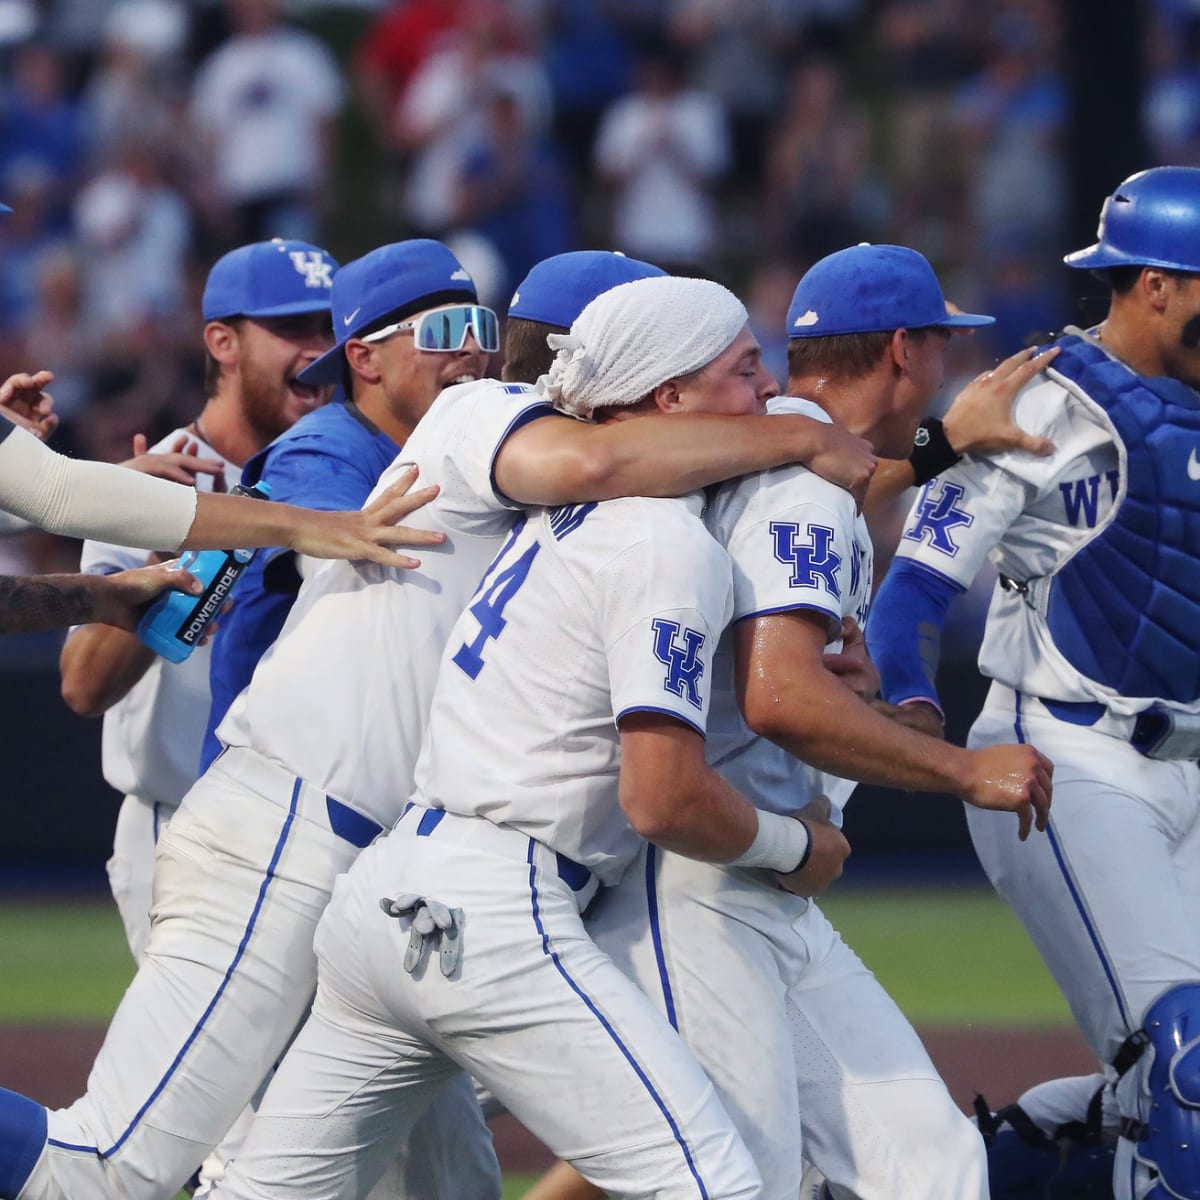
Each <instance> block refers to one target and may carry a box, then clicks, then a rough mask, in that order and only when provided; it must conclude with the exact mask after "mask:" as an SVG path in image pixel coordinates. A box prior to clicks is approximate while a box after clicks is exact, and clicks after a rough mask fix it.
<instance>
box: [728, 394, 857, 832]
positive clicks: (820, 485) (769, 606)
mask: <svg viewBox="0 0 1200 1200" xmlns="http://www.w3.org/2000/svg"><path fill="white" fill-rule="evenodd" d="M768 409H769V411H771V412H796V413H803V414H805V415H807V416H813V417H817V418H818V419H821V420H826V421H827V420H829V417H828V416H827V414H826V413H825V412H824V411H823V410H822V409H820V408H819V407H818V406H817V405H815V404H812V403H810V402H809V401H806V400H797V399H794V398H792V397H789V396H781V397H778V398H777V399H775V400H772V401H771V402H770V404H769V405H768ZM705 521H706V523H707V524H708V527H709V530H710V531H711V532H712V534H713V536H714V537H715V538H716V539H717V541H719V542H720V543H721V544H722V545H723V546H724V547H725V548H726V549H727V550H728V552H729V556H730V559H731V560H732V565H733V622H734V623H736V622H738V621H741V620H748V619H752V618H754V617H758V616H765V615H769V614H771V613H779V612H789V611H791V610H794V609H809V610H812V611H815V612H819V613H825V614H827V615H828V618H829V638H830V641H831V645H832V646H833V647H835V648H836V647H837V646H840V644H841V619H842V617H843V616H849V617H854V618H855V620H857V621H858V623H859V624H860V625H862V624H865V622H866V619H867V610H868V608H869V607H870V603H871V579H872V570H873V561H874V555H873V549H872V545H871V538H870V535H869V534H868V532H867V525H866V522H865V521H864V520H863V518H862V516H861V514H859V513H858V512H857V511H856V509H855V504H854V498H853V497H852V496H851V495H850V493H849V492H847V491H844V490H843V489H842V488H839V487H837V486H835V485H834V484H832V483H830V482H829V481H828V480H825V479H822V478H821V477H820V476H819V475H815V474H813V472H811V471H810V470H808V469H807V468H806V467H801V466H788V467H777V468H776V469H775V470H773V471H762V472H759V473H758V474H756V475H746V476H743V477H742V478H740V479H733V480H730V481H729V482H728V483H725V484H722V485H721V487H720V488H719V489H718V490H717V492H716V495H715V498H714V500H713V503H712V504H711V505H710V507H709V509H708V511H707V512H706V514H705ZM714 680H715V682H714V684H713V711H712V717H711V719H710V721H709V736H708V760H709V763H710V764H711V765H712V766H713V767H715V768H716V769H717V770H719V771H720V772H721V774H722V775H723V776H724V777H725V778H726V779H727V780H728V781H729V782H730V783H731V784H732V785H733V786H734V787H736V788H737V789H738V790H739V791H740V792H741V793H742V794H743V795H744V796H746V797H747V798H748V799H750V800H751V801H753V803H754V804H755V805H757V806H758V807H759V808H764V809H769V810H771V811H772V812H793V811H795V810H796V809H797V808H801V807H803V805H805V804H806V803H808V801H809V800H811V799H813V798H814V797H815V796H817V795H820V794H822V793H824V794H825V795H828V796H829V797H830V799H831V800H832V801H833V802H834V804H835V805H840V804H841V803H843V802H844V801H845V799H846V798H847V797H848V795H849V793H850V792H851V791H852V790H853V787H854V785H853V784H852V783H848V782H847V781H845V780H841V779H838V778H837V777H835V776H832V775H827V774H825V773H823V772H821V771H817V770H816V769H814V768H813V767H810V766H808V765H807V764H805V763H802V762H800V761H799V760H797V759H796V758H794V757H793V756H792V755H791V754H789V753H788V752H787V751H786V750H784V749H782V748H781V747H779V746H776V745H775V744H774V743H773V742H771V741H769V740H768V739H767V738H763V737H759V736H758V735H757V734H755V733H754V732H753V731H752V730H751V729H750V727H749V726H748V725H747V724H746V722H745V720H744V719H743V718H742V714H741V711H740V709H739V708H738V703H737V696H736V694H735V690H734V635H733V628H732V625H731V627H730V629H729V630H728V631H727V632H726V634H725V635H724V637H722V639H721V644H720V647H719V648H718V650H717V658H716V665H715V668H714Z"/></svg>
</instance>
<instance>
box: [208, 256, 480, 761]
mask: <svg viewBox="0 0 1200 1200" xmlns="http://www.w3.org/2000/svg"><path fill="white" fill-rule="evenodd" d="M347 269H348V270H349V271H350V272H351V274H352V276H358V275H360V274H361V276H362V286H363V287H364V288H368V287H375V288H376V289H378V288H379V287H381V286H383V287H385V288H387V289H388V290H389V292H390V300H391V301H392V302H393V308H392V310H391V311H389V312H385V313H382V314H380V313H379V312H378V309H377V307H375V306H372V305H371V304H369V303H368V304H363V305H358V306H357V308H358V311H357V312H354V311H351V310H350V309H346V310H345V311H344V312H341V313H340V314H339V319H338V329H337V331H336V337H337V343H336V346H335V347H334V349H333V350H332V351H331V352H330V353H329V355H328V356H326V357H325V358H324V359H323V360H322V361H321V364H320V366H315V367H314V366H309V368H308V369H307V370H306V371H305V372H304V380H305V382H306V383H307V384H308V385H309V386H314V385H317V386H321V387H333V386H336V385H339V384H345V400H344V401H343V402H338V403H335V404H331V405H327V406H325V407H324V408H321V409H319V410H318V411H317V412H314V413H311V414H309V415H308V416H306V417H304V418H303V420H301V421H299V422H298V423H297V424H296V425H294V426H293V427H292V428H291V429H290V430H288V431H287V432H286V433H284V434H283V435H282V436H281V437H279V438H277V439H276V440H275V441H273V442H271V444H270V445H269V446H267V447H266V448H265V449H260V451H259V453H257V454H255V455H254V457H253V458H251V460H250V462H249V463H248V464H247V466H246V470H245V472H244V473H243V476H242V481H243V483H246V484H254V483H260V482H261V483H265V484H267V485H268V486H269V487H270V489H271V496H272V498H273V499H278V500H290V501H293V502H296V501H303V503H304V504H305V505H307V506H308V507H310V508H322V509H342V508H352V507H354V506H356V505H357V506H361V505H362V503H363V502H364V501H365V500H366V498H367V496H368V495H369V494H370V492H371V489H372V488H373V487H374V486H375V484H376V482H377V481H378V479H379V477H380V475H382V474H383V471H384V468H385V467H387V466H388V465H389V464H390V463H391V462H392V460H393V459H394V458H395V457H396V455H397V454H399V453H400V447H401V446H402V445H404V443H405V441H407V439H408V435H409V434H410V433H411V432H412V430H413V428H414V426H415V425H416V423H417V421H419V420H420V418H421V417H422V415H423V414H424V413H425V411H426V410H427V409H428V408H429V406H430V405H431V404H432V403H433V401H434V399H435V398H436V397H437V395H438V393H439V392H440V391H441V390H442V389H443V388H445V387H448V386H450V385H451V384H455V383H466V382H472V381H474V380H476V379H480V378H482V377H483V375H484V374H485V372H486V369H487V365H488V359H489V357H490V355H491V354H492V353H493V352H495V351H497V350H499V348H500V345H499V333H498V322H497V319H496V315H495V313H493V312H492V311H491V310H490V309H486V308H482V307H480V306H479V304H478V296H477V294H476V291H475V284H474V282H473V281H472V279H471V277H470V275H469V274H468V273H467V271H466V270H465V269H464V267H463V265H462V264H461V263H460V262H459V261H458V259H457V258H455V257H454V255H453V254H452V253H451V252H450V250H449V249H448V248H447V247H446V246H444V245H442V243H441V242H436V241H432V240H429V239H426V238H416V239H413V240H410V241H405V242H397V243H394V244H392V245H388V246H383V247H380V248H379V249H377V250H373V251H372V252H371V253H370V254H368V255H366V256H364V257H363V258H360V259H357V260H356V261H355V262H353V263H350V264H348V265H347ZM344 286H348V284H347V285H344ZM347 321H348V323H347ZM456 321H461V322H462V325H461V330H462V333H461V341H459V340H457V339H456V344H455V345H454V347H453V348H449V347H446V346H441V345H431V346H430V348H424V347H423V344H422V343H423V341H428V340H429V337H430V335H429V334H428V333H427V332H426V331H427V330H428V329H430V328H432V326H433V324H434V323H436V322H443V323H448V322H456ZM393 327H396V328H395V329H394V328H393ZM396 329H398V330H400V331H401V333H402V334H403V336H393V335H394V333H395V332H396ZM410 332H411V336H408V334H409V333H410ZM418 334H420V336H418ZM351 339H354V341H355V344H354V346H353V347H351V348H350V350H349V352H348V353H349V354H350V355H353V356H357V357H358V359H360V360H365V359H366V358H368V357H369V358H370V359H371V364H370V369H369V370H368V371H366V372H363V373H359V372H356V371H353V370H350V369H349V368H348V359H347V350H346V346H347V343H348V342H349V341H350V340H351ZM299 583H300V576H299V573H298V571H297V567H296V558H295V555H294V554H292V553H291V552H290V551H288V550H286V549H280V550H277V551H268V552H267V553H266V554H261V555H258V556H257V558H255V560H254V561H253V562H252V563H251V564H250V566H249V567H248V568H247V570H246V572H245V575H244V577H243V578H242V580H241V581H240V583H239V584H238V595H237V604H236V605H235V606H234V607H233V609H232V611H231V612H230V613H229V614H228V615H227V616H226V617H225V619H224V620H223V621H222V628H221V631H220V634H219V636H218V637H216V638H215V639H214V644H213V654H212V668H211V685H212V705H211V711H210V712H209V715H208V721H207V727H206V729H205V733H204V747H203V754H202V755H201V756H200V769H201V770H203V769H204V768H206V767H207V766H208V764H209V763H211V762H212V760H213V759H214V758H216V756H217V754H218V753H220V749H221V747H220V743H219V742H218V741H217V737H216V727H217V725H218V724H220V721H221V718H222V717H224V715H225V713H226V710H227V709H228V708H229V705H230V704H231V703H232V702H233V700H234V698H235V697H236V696H237V695H238V693H239V692H240V691H241V690H242V689H243V688H244V687H245V686H246V684H248V683H249V682H250V676H251V675H252V674H253V673H254V667H255V665H256V664H257V663H258V660H259V659H260V658H261V657H262V654H263V652H264V651H265V650H266V648H267V647H268V646H269V645H270V644H271V643H272V642H273V641H274V640H275V638H276V637H277V636H278V634H279V631H280V629H281V628H282V627H283V622H284V620H285V619H286V617H287V614H288V611H289V610H290V608H291V606H292V602H293V601H294V599H295V596H296V591H297V589H298V587H299ZM194 769H195V768H194V764H193V771H194Z"/></svg>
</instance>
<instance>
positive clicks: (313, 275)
mask: <svg viewBox="0 0 1200 1200" xmlns="http://www.w3.org/2000/svg"><path fill="white" fill-rule="evenodd" d="M288 258H290V259H291V260H292V266H294V267H295V268H296V270H297V271H299V272H300V274H301V275H303V276H304V286H305V287H310V288H324V289H325V290H326V291H328V290H329V289H330V288H331V287H333V260H332V259H331V258H328V257H326V255H325V253H324V251H322V250H289V251H288Z"/></svg>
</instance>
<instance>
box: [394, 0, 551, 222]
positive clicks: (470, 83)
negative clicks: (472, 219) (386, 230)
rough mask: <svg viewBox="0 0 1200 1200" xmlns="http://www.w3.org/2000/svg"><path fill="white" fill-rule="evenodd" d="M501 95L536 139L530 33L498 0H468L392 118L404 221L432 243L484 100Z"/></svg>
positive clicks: (542, 88)
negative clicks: (402, 169) (401, 164)
mask: <svg viewBox="0 0 1200 1200" xmlns="http://www.w3.org/2000/svg"><path fill="white" fill-rule="evenodd" d="M500 93H503V94H504V95H505V96H506V97H508V98H509V100H510V101H511V104H512V105H513V108H514V114H513V115H514V119H515V120H516V121H518V122H519V125H520V127H521V128H522V129H524V130H526V131H528V134H529V136H531V137H536V138H541V137H542V136H543V134H544V132H545V131H546V130H547V128H548V126H549V121H550V107H551V100H550V85H549V83H548V81H547V79H546V74H545V71H544V70H543V69H542V66H541V64H540V63H539V62H538V59H537V57H536V55H535V53H534V44H533V38H532V33H531V31H530V30H529V29H527V28H526V27H525V26H524V25H523V24H522V23H521V22H520V21H518V20H517V19H516V14H515V13H514V12H513V11H512V9H511V8H510V7H509V6H508V5H506V4H503V3H500V2H499V0H470V2H469V3H466V4H464V5H462V8H461V21H460V23H459V25H458V27H457V28H456V29H455V31H454V33H453V35H452V36H451V37H450V38H449V39H448V40H447V41H446V42H445V44H444V45H443V46H442V48H441V49H439V50H437V51H435V52H434V53H433V54H432V55H430V57H429V58H428V59H427V60H426V61H425V63H424V64H423V65H422V66H421V67H420V68H419V69H418V70H417V71H416V73H415V74H414V75H413V77H412V79H411V80H410V81H409V85H408V88H407V89H406V91H405V93H404V95H403V97H402V98H401V101H400V106H399V108H398V109H397V112H396V127H395V130H394V136H395V139H396V145H397V146H398V147H399V148H400V149H401V150H402V151H403V152H404V153H405V154H406V155H407V156H408V177H407V182H406V186H405V189H404V201H403V203H404V216H405V218H406V220H407V221H408V222H409V224H410V225H411V226H412V227H413V228H414V229H415V230H416V231H417V232H418V233H421V234H425V235H429V236H432V237H438V236H440V235H441V234H442V233H444V232H445V231H446V229H447V228H448V227H450V226H451V225H452V223H453V220H454V212H455V205H456V201H457V192H458V185H459V180H460V178H461V176H462V172H463V168H464V164H465V162H466V158H467V155H468V154H469V153H470V151H471V147H472V146H473V145H475V144H477V143H478V140H479V139H480V138H481V137H483V136H486V132H485V128H486V125H487V122H488V120H489V117H488V114H487V112H486V107H487V103H488V100H489V98H491V97H492V96H494V95H498V94H500Z"/></svg>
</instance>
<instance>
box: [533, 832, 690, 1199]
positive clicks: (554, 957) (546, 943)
mask: <svg viewBox="0 0 1200 1200" xmlns="http://www.w3.org/2000/svg"><path fill="white" fill-rule="evenodd" d="M535 845H536V843H535V842H534V839H533V838H530V839H529V854H528V856H527V859H526V861H527V862H528V863H529V891H530V896H531V898H532V902H533V923H534V926H535V927H536V929H537V931H538V934H539V935H540V937H541V939H542V952H543V953H544V954H546V956H547V957H548V958H549V959H550V961H551V962H552V963H553V964H554V967H555V970H557V971H558V973H559V974H560V975H561V976H562V977H563V979H564V980H565V981H566V984H567V986H568V987H569V988H570V989H571V991H573V992H574V993H575V995H577V996H578V997H579V998H580V1000H582V1001H583V1002H584V1004H585V1005H587V1008H588V1011H589V1012H590V1013H591V1014H592V1016H594V1017H595V1018H596V1020H597V1021H599V1022H600V1025H601V1027H602V1028H603V1029H604V1032H605V1033H607V1034H608V1036H609V1037H610V1038H612V1040H613V1042H614V1044H615V1045H616V1047H617V1049H618V1050H620V1052H621V1054H622V1055H623V1056H624V1058H625V1061H626V1062H627V1063H629V1065H630V1066H631V1067H632V1068H633V1070H634V1074H636V1075H637V1077H638V1079H640V1080H641V1081H642V1086H643V1087H644V1088H645V1089H646V1091H647V1092H649V1093H650V1098H651V1099H652V1100H653V1101H654V1103H655V1105H656V1106H657V1108H658V1111H659V1112H661V1113H662V1115H663V1117H664V1118H665V1119H666V1122H667V1124H668V1125H669V1126H670V1128H671V1134H672V1136H673V1137H674V1138H675V1141H676V1142H677V1143H678V1144H679V1148H680V1149H681V1150H682V1151H683V1158H684V1161H685V1162H686V1163H687V1168H688V1171H689V1172H690V1174H691V1176H692V1178H693V1179H694V1180H695V1181H696V1187H697V1188H698V1189H699V1191H700V1198H701V1200H708V1189H707V1188H706V1187H705V1186H704V1180H703V1179H701V1178H700V1172H699V1171H698V1170H697V1168H696V1164H695V1161H694V1160H693V1159H692V1151H691V1148H690V1147H689V1146H688V1144H687V1142H686V1141H685V1140H684V1137H683V1134H682V1133H681V1132H680V1130H679V1126H678V1124H677V1123H676V1121H675V1118H674V1117H673V1116H672V1115H671V1113H670V1111H669V1110H668V1109H667V1106H666V1103H665V1102H664V1101H663V1098H662V1097H661V1096H660V1095H659V1094H658V1092H657V1091H655V1089H654V1085H653V1084H652V1083H651V1082H650V1080H649V1078H648V1077H647V1075H646V1072H645V1071H643V1070H642V1068H641V1067H640V1066H639V1065H638V1062H637V1060H636V1059H635V1058H634V1057H633V1054H632V1053H631V1052H630V1050H629V1047H628V1046H626V1045H625V1043H624V1042H623V1041H621V1038H620V1037H619V1035H618V1034H617V1031H616V1030H615V1029H613V1027H612V1026H611V1025H610V1024H609V1023H608V1021H607V1020H606V1019H605V1017H604V1015H603V1014H602V1013H601V1012H600V1010H599V1009H598V1008H597V1007H596V1005H595V1003H594V1002H593V1001H592V999H591V997H590V996H588V995H587V994H586V993H585V992H584V991H583V989H582V988H580V987H579V985H578V984H577V983H576V982H575V980H573V979H572V978H571V976H570V975H568V974H567V970H566V968H565V967H564V966H563V965H562V962H561V960H560V959H559V957H558V953H557V952H556V951H555V950H553V949H552V948H551V946H550V935H549V934H547V933H546V929H545V927H544V926H543V925H542V915H541V910H540V908H539V905H538V891H537V867H536V866H535V865H534V861H533V850H534V846H535Z"/></svg>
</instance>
